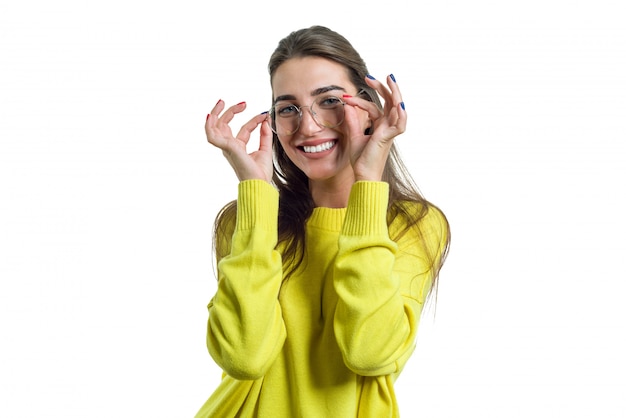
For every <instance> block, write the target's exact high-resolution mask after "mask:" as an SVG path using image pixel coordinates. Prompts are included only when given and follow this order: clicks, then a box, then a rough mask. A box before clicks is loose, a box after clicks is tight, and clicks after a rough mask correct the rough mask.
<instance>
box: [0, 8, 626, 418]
mask: <svg viewBox="0 0 626 418" xmlns="http://www.w3.org/2000/svg"><path fill="white" fill-rule="evenodd" d="M619 4H620V2H619V1H608V0H594V1H564V0H561V1H558V0H552V1H550V0H543V1H538V0H535V1H533V0H530V1H524V2H503V1H496V0H492V1H487V0H477V1H461V0H456V1H420V2H412V3H410V2H408V1H396V2H371V1H358V2H356V1H355V2H339V1H327V0H319V1H313V2H267V1H261V2H250V3H248V4H246V3H239V2H227V1H223V2H221V3H217V2H212V1H203V2H200V1H179V2H158V1H157V2H137V1H109V2H97V3H95V2H72V1H69V0H65V1H56V2H52V1H50V2H44V1H34V2H33V1H31V2H29V1H23V2H17V1H14V2H3V3H2V5H1V6H0V199H1V200H0V280H1V281H0V338H1V340H0V352H1V355H0V416H2V417H11V418H13V417H15V418H17V417H33V416H41V417H64V418H70V417H113V416H115V417H167V418H171V417H192V416H193V415H194V414H195V412H196V411H197V410H198V408H199V407H200V406H201V405H202V403H203V402H204V401H205V400H206V398H207V397H208V396H209V395H210V393H211V392H212V390H213V389H214V388H215V386H216V385H217V383H218V381H219V379H220V372H219V370H218V369H217V368H216V366H215V365H214V363H213V362H212V360H211V358H210V357H209V355H208V353H207V351H206V348H205V342H204V337H205V324H206V319H207V311H206V304H207V303H208V301H209V299H210V297H211V296H212V294H213V292H214V290H215V279H214V277H213V266H212V262H211V242H210V233H211V227H212V221H213V219H214V217H215V214H216V212H217V210H218V209H219V208H220V207H221V206H222V205H223V204H224V203H226V202H227V201H229V200H231V199H233V198H234V197H235V193H236V179H235V176H234V174H233V173H232V171H231V169H230V167H229V166H228V165H227V163H226V162H225V161H224V160H223V157H222V156H221V153H220V152H219V151H218V150H216V149H214V148H212V147H211V146H210V145H209V144H208V143H207V142H206V138H205V136H204V131H203V124H204V120H205V116H206V114H207V113H208V111H209V110H210V108H211V107H212V106H213V105H214V104H215V102H216V101H217V100H218V99H220V98H221V99H223V100H225V101H226V102H227V104H234V103H237V102H239V101H244V100H245V101H247V102H248V110H247V112H246V113H245V114H244V116H242V117H240V118H236V119H235V122H234V123H235V124H237V123H239V122H243V121H244V120H247V119H248V118H249V117H252V115H254V114H256V113H257V112H259V113H260V112H261V111H263V110H264V109H265V108H267V107H268V104H269V100H270V90H269V78H268V75H267V71H266V65H267V60H268V58H269V55H270V54H271V52H272V51H273V49H274V47H275V46H276V44H277V42H278V40H279V39H280V38H282V37H283V36H285V35H287V34H288V33H289V32H290V31H292V30H295V29H299V28H301V27H305V26H309V25H312V24H323V25H326V26H329V27H331V28H332V29H335V30H337V31H338V32H340V33H342V34H344V35H345V36H346V37H347V38H348V39H350V40H351V41H352V42H353V44H354V46H355V47H356V48H357V49H358V50H359V51H360V53H361V54H362V55H363V57H364V58H365V60H366V62H367V63H368V65H369V69H370V72H371V73H372V74H373V75H374V76H376V77H377V78H379V79H382V78H384V77H385V76H386V75H387V74H388V73H394V75H395V76H396V78H397V80H398V83H399V85H400V87H401V89H402V92H403V96H404V100H405V103H406V106H407V111H408V112H409V118H410V119H409V126H408V129H407V132H406V134H405V135H403V136H402V137H400V138H399V139H398V145H399V147H400V150H401V152H402V153H403V155H404V157H405V160H406V162H407V163H408V165H409V167H410V168H411V171H412V172H413V174H414V176H415V178H416V180H417V182H418V184H419V185H420V188H421V190H422V191H423V193H424V194H425V195H426V197H427V198H429V199H430V200H432V201H433V202H435V203H436V204H438V205H439V206H440V207H441V208H443V210H444V211H445V212H446V214H447V215H448V217H449V220H450V223H451V225H452V233H453V238H452V247H451V252H450V256H449V259H448V262H447V264H446V265H445V267H444V269H443V270H442V273H441V285H440V289H439V297H438V303H437V309H436V314H435V313H434V312H433V310H432V309H431V310H429V311H428V312H426V314H425V316H424V319H423V321H422V329H421V331H420V334H419V338H418V346H417V351H416V353H415V355H414V357H413V358H412V359H411V360H410V362H409V364H408V366H407V368H406V369H405V371H404V373H403V375H402V376H401V377H400V379H399V380H398V382H397V395H398V398H399V402H400V404H401V410H402V413H403V416H404V417H429V418H439V417H455V418H456V417H466V416H472V417H473V416H481V417H498V418H501V417H529V416H535V417H555V416H562V417H624V416H626V396H625V394H626V377H625V376H626V361H625V360H624V352H626V327H625V325H624V318H625V317H626V308H625V306H624V285H623V283H624V281H625V279H626V274H625V273H626V268H625V267H624V254H623V252H624V249H625V246H624V233H625V232H626V231H625V222H624V219H623V217H624V212H625V209H626V206H625V205H624V202H623V201H624V186H625V184H624V183H625V182H624V180H623V179H624V177H626V176H625V174H626V170H625V161H626V158H625V157H626V155H625V152H624V146H625V140H626V117H625V116H626V76H625V74H626V34H625V31H624V18H625V14H624V12H623V11H621V10H620V9H619V8H618V5H619Z"/></svg>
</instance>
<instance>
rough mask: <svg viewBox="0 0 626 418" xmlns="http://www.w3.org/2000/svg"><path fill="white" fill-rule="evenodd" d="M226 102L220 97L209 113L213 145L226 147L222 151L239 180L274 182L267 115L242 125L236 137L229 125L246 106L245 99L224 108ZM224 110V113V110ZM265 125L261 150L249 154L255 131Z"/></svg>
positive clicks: (208, 122) (207, 121)
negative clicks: (251, 136) (248, 148)
mask: <svg viewBox="0 0 626 418" xmlns="http://www.w3.org/2000/svg"><path fill="white" fill-rule="evenodd" d="M224 107H225V103H224V101H223V100H219V101H218V102H217V104H216V105H215V107H214V108H213V110H211V113H209V114H208V115H207V120H206V124H205V125H204V130H205V132H206V136H207V139H208V141H209V143H210V144H212V145H215V146H216V147H217V148H219V149H221V150H222V153H223V154H224V156H225V157H226V159H227V160H228V162H229V163H230V165H231V166H232V167H233V170H235V174H236V175H237V178H238V179H239V181H243V180H253V179H259V180H265V181H267V182H271V181H272V173H273V166H272V130H271V129H270V127H269V124H268V122H267V115H266V114H260V115H257V116H255V117H254V118H252V119H251V120H250V121H248V122H247V123H246V124H245V125H243V126H242V127H241V129H240V130H239V133H238V134H237V136H236V137H234V136H233V133H232V131H231V129H230V126H229V125H228V124H229V123H230V122H231V121H232V120H233V118H234V117H235V115H236V114H237V113H241V112H243V111H244V109H245V108H246V103H245V102H241V103H238V104H236V105H234V106H231V107H229V108H228V109H226V111H224ZM222 111H224V113H223V114H222V115H220V113H222ZM259 125H261V137H260V141H259V149H258V150H256V151H254V152H251V153H248V151H247V145H248V141H249V140H250V135H251V134H252V132H253V131H254V130H255V129H256V128H257V127H258V126H259Z"/></svg>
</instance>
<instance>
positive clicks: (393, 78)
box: [389, 74, 396, 83]
mask: <svg viewBox="0 0 626 418" xmlns="http://www.w3.org/2000/svg"><path fill="white" fill-rule="evenodd" d="M389 77H391V79H392V80H393V82H394V83H395V82H396V78H395V77H394V76H393V74H389Z"/></svg>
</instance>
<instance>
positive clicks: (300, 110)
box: [267, 89, 371, 136]
mask: <svg viewBox="0 0 626 418" xmlns="http://www.w3.org/2000/svg"><path fill="white" fill-rule="evenodd" d="M364 94H365V95H366V96H367V99H368V100H370V101H371V97H370V95H369V93H368V92H367V91H366V90H365V89H361V90H359V92H358V93H357V94H356V95H355V96H356V97H359V96H362V95H364ZM328 98H334V99H337V100H339V102H340V103H341V106H345V105H346V102H344V101H343V99H342V98H341V97H337V96H335V95H332V94H331V95H328V96H326V95H321V96H319V97H317V98H316V99H315V100H313V103H311V104H310V105H309V106H298V105H296V104H293V103H292V104H291V106H293V107H295V108H296V110H297V111H298V122H297V125H296V128H295V129H294V130H293V131H292V132H290V133H282V134H279V133H278V132H276V130H274V126H273V121H275V120H276V116H275V115H276V112H275V109H276V104H274V106H272V107H271V108H270V110H268V111H267V121H268V122H269V125H270V129H271V130H272V132H274V133H275V134H276V135H285V136H291V135H293V134H295V133H296V132H298V129H300V123H301V122H302V115H303V113H304V111H303V110H304V109H305V108H308V109H309V112H310V113H311V116H312V117H313V120H314V121H315V123H316V124H317V125H318V126H320V127H322V128H329V129H333V128H336V127H337V126H340V125H341V124H342V123H343V121H344V120H345V115H346V113H345V110H343V113H342V116H341V120H340V121H339V122H338V123H337V124H335V125H324V124H323V123H321V122H320V121H319V120H317V113H316V112H314V111H313V106H314V105H315V104H316V103H317V101H318V100H320V99H328Z"/></svg>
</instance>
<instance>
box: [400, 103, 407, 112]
mask: <svg viewBox="0 0 626 418" xmlns="http://www.w3.org/2000/svg"><path fill="white" fill-rule="evenodd" d="M400 107H402V110H406V109H405V108H404V102H400Z"/></svg>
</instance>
